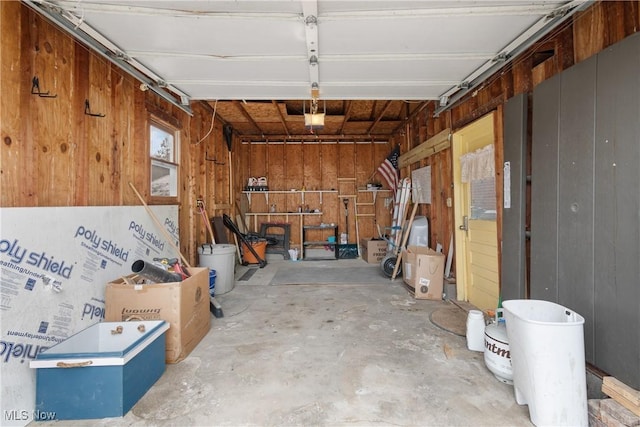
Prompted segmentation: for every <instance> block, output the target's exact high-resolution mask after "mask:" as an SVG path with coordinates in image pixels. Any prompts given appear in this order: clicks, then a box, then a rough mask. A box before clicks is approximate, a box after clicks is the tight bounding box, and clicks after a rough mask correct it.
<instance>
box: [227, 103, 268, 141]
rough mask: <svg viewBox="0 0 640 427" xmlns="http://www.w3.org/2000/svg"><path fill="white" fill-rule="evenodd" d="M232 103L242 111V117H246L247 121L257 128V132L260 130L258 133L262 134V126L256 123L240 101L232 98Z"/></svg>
mask: <svg viewBox="0 0 640 427" xmlns="http://www.w3.org/2000/svg"><path fill="white" fill-rule="evenodd" d="M233 105H235V106H236V108H238V110H239V111H240V112H241V113H242V115H243V116H244V118H245V119H247V120H248V121H249V123H251V124H252V125H253V127H255V128H256V129H258V132H260V135H264V131H263V130H262V128H261V127H260V126H258V123H256V121H255V120H253V117H251V114H249V112H248V111H247V110H246V109H245V108H244V107H243V106H242V103H241V102H240V101H237V100H234V101H233Z"/></svg>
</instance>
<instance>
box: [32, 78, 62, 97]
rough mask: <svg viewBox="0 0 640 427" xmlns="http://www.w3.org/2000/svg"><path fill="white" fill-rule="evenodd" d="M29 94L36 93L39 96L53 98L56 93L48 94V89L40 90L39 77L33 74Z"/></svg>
mask: <svg viewBox="0 0 640 427" xmlns="http://www.w3.org/2000/svg"><path fill="white" fill-rule="evenodd" d="M31 94H32V95H38V96H39V97H40V98H55V97H57V96H58V95H49V91H47V92H41V91H40V79H38V77H37V76H34V77H33V79H31Z"/></svg>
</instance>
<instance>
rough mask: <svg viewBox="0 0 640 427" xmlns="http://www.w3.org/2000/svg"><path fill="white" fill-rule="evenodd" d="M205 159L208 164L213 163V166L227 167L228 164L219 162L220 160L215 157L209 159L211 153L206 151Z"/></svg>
mask: <svg viewBox="0 0 640 427" xmlns="http://www.w3.org/2000/svg"><path fill="white" fill-rule="evenodd" d="M204 159H205V160H206V161H208V162H213V164H214V165H220V166H224V165H226V163H225V162H220V161H218V159H216V158H215V157H214V158H210V157H209V152H208V151H205V152H204Z"/></svg>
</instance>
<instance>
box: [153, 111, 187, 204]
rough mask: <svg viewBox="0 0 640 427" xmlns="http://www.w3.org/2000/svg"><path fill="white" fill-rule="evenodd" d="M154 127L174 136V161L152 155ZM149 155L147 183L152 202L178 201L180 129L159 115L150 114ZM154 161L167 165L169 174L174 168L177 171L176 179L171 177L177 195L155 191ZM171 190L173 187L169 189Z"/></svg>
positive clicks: (170, 202)
mask: <svg viewBox="0 0 640 427" xmlns="http://www.w3.org/2000/svg"><path fill="white" fill-rule="evenodd" d="M152 127H153V128H156V129H159V130H161V131H163V132H166V133H167V134H170V135H172V136H173V161H167V160H163V159H161V158H158V157H154V156H152V153H151V148H152V140H151V138H152V134H153V132H152ZM147 156H148V163H147V165H148V171H149V179H148V180H147V183H148V185H149V197H150V201H151V202H152V203H156V204H172V203H178V200H179V198H180V130H179V129H178V128H176V127H175V126H172V125H171V124H169V123H167V122H165V121H163V120H160V119H158V118H157V117H154V116H150V117H149V121H148V123H147ZM154 162H155V163H156V165H160V166H163V165H166V166H167V169H169V174H170V175H171V172H172V170H174V171H175V181H173V180H174V178H171V180H172V182H171V183H170V187H171V185H173V184H175V195H158V194H154V193H153V168H154ZM169 191H170V192H171V188H170V190H169Z"/></svg>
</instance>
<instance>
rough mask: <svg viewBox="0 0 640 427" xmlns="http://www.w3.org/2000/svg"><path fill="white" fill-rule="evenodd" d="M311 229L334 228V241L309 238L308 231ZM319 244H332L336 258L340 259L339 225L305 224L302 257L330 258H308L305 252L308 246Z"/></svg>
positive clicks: (304, 258) (306, 258)
mask: <svg viewBox="0 0 640 427" xmlns="http://www.w3.org/2000/svg"><path fill="white" fill-rule="evenodd" d="M309 230H333V242H329V241H328V240H315V241H314V240H307V231H309ZM317 246H330V247H332V248H333V253H334V256H335V259H338V226H337V225H330V224H322V225H305V226H303V227H302V259H303V260H309V259H318V260H321V259H325V260H326V259H328V258H308V257H307V256H306V254H305V252H306V249H307V248H311V247H317Z"/></svg>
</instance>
